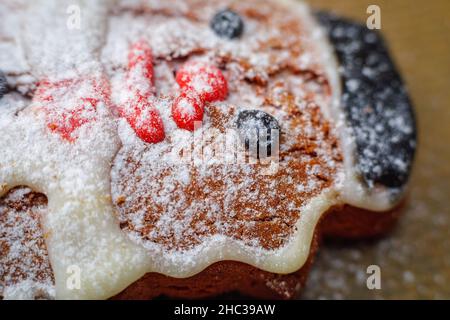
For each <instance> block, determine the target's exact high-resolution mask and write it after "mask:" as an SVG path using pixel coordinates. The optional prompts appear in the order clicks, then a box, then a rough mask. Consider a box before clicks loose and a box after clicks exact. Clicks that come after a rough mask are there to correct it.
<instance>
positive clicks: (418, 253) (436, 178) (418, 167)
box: [304, 0, 450, 299]
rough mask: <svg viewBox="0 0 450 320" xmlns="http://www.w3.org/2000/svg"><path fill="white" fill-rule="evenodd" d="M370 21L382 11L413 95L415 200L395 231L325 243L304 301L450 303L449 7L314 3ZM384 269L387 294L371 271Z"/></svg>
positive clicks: (385, 0)
mask: <svg viewBox="0 0 450 320" xmlns="http://www.w3.org/2000/svg"><path fill="white" fill-rule="evenodd" d="M309 3H310V5H311V6H312V7H314V8H317V9H327V10H331V11H333V12H335V13H338V14H340V15H342V16H345V17H350V18H354V19H356V20H359V21H362V22H364V23H365V21H366V19H367V17H368V14H367V13H366V10H367V7H368V6H369V5H371V4H376V5H378V6H380V8H381V22H382V25H381V32H382V33H383V34H384V36H385V37H386V38H387V40H388V44H389V46H390V48H391V52H392V54H393V56H394V59H395V61H396V63H397V65H398V66H399V69H400V70H401V73H402V75H403V77H404V79H405V81H406V83H407V86H408V88H409V90H410V93H411V96H412V99H413V102H414V104H415V109H416V114H417V119H418V124H419V150H418V154H417V158H416V162H415V168H414V173H413V177H412V180H411V192H410V197H409V201H408V204H407V207H406V210H405V215H404V216H403V217H402V219H401V221H400V223H399V225H398V226H397V228H396V229H395V230H394V231H393V232H392V233H391V234H390V235H388V236H387V237H385V238H383V239H381V240H378V241H371V242H357V243H355V242H350V243H336V242H335V241H333V242H329V243H326V244H325V246H323V247H322V250H321V251H320V253H319V256H318V258H317V262H316V264H315V266H314V268H313V272H312V274H311V277H310V279H309V282H308V288H307V290H306V292H305V294H304V297H305V298H362V299H373V298H379V299H390V298H397V299H417V298H418V299H433V298H445V299H450V1H449V0H429V1H423V2H422V1H421V2H419V1H412V0H375V1H367V0H311V1H309ZM372 264H375V265H378V266H380V268H381V276H382V277H381V279H382V282H381V283H382V288H381V290H369V289H367V286H366V280H367V276H368V275H367V273H366V268H367V266H369V265H372Z"/></svg>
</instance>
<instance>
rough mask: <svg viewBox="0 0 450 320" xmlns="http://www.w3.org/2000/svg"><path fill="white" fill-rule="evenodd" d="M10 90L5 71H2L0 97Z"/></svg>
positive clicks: (0, 74)
mask: <svg viewBox="0 0 450 320" xmlns="http://www.w3.org/2000/svg"><path fill="white" fill-rule="evenodd" d="M6 92H8V83H7V82H6V77H5V75H4V74H3V72H1V71H0V99H1V98H3V96H4V95H5V94H6Z"/></svg>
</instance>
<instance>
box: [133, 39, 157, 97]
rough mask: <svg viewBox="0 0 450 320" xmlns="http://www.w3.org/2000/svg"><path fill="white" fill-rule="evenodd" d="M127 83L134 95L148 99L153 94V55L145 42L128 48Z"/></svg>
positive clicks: (139, 42)
mask: <svg viewBox="0 0 450 320" xmlns="http://www.w3.org/2000/svg"><path fill="white" fill-rule="evenodd" d="M127 83H128V87H129V89H130V90H131V91H132V93H133V94H134V95H137V96H143V97H149V96H151V95H153V93H154V74H153V55H152V50H151V48H150V46H149V44H148V43H147V42H146V41H143V40H141V41H138V42H136V43H134V44H133V45H132V46H131V47H130V51H129V53H128V73H127Z"/></svg>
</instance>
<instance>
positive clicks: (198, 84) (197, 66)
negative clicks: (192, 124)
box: [176, 61, 228, 102]
mask: <svg viewBox="0 0 450 320" xmlns="http://www.w3.org/2000/svg"><path fill="white" fill-rule="evenodd" d="M176 81H177V83H178V85H179V86H180V87H181V88H182V89H184V90H185V91H186V90H189V91H194V92H196V93H197V94H198V95H199V96H200V98H201V99H202V100H203V101H205V102H213V101H221V100H224V99H225V98H226V97H227V95H228V85H227V80H226V79H225V77H224V75H223V74H222V71H220V69H219V68H217V67H216V66H214V65H212V64H209V63H205V62H196V61H193V62H187V63H185V64H184V65H183V66H182V67H181V69H180V70H179V71H178V72H177V75H176Z"/></svg>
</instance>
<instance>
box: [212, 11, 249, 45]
mask: <svg viewBox="0 0 450 320" xmlns="http://www.w3.org/2000/svg"><path fill="white" fill-rule="evenodd" d="M211 28H212V29H213V30H214V32H215V33H216V34H217V35H218V36H219V37H221V38H226V39H235V38H239V37H240V36H241V35H242V31H244V22H243V21H242V18H241V17H240V16H239V15H238V14H237V13H236V12H234V11H231V10H229V9H225V10H222V11H219V12H218V13H217V14H216V15H215V16H214V18H213V19H212V20H211Z"/></svg>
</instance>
